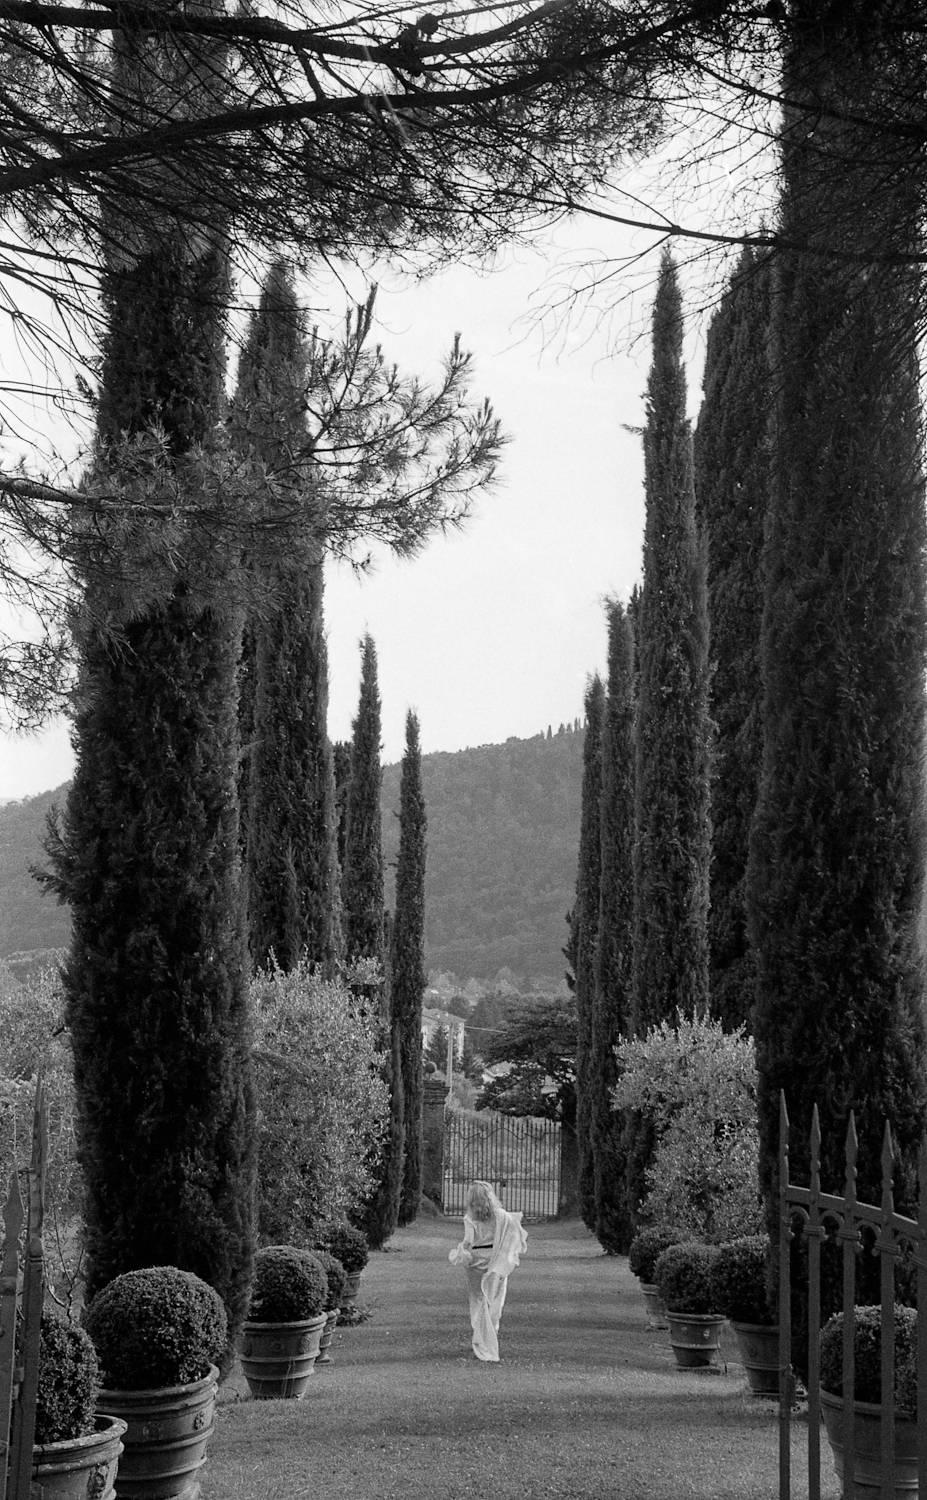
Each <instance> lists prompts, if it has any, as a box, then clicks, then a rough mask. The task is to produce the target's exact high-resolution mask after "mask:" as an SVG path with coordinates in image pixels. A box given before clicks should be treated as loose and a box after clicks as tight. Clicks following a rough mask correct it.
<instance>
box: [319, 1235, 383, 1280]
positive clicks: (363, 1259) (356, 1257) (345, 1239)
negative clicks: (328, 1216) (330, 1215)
mask: <svg viewBox="0 0 927 1500" xmlns="http://www.w3.org/2000/svg"><path fill="white" fill-rule="evenodd" d="M318 1242H319V1248H320V1249H322V1250H327V1251H328V1253H329V1254H330V1255H337V1257H338V1259H339V1260H340V1261H341V1264H342V1265H343V1266H344V1269H345V1270H346V1271H347V1273H348V1275H349V1276H351V1275H353V1273H354V1272H355V1271H362V1270H363V1269H364V1267H365V1265H366V1264H367V1261H368V1260H369V1259H370V1250H369V1248H368V1245H367V1236H366V1235H365V1234H364V1232H363V1230H362V1229H355V1228H354V1225H353V1224H342V1223H338V1224H327V1225H326V1226H325V1228H324V1229H323V1230H322V1232H321V1233H320V1234H319V1236H318Z"/></svg>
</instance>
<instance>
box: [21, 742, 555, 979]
mask: <svg viewBox="0 0 927 1500" xmlns="http://www.w3.org/2000/svg"><path fill="white" fill-rule="evenodd" d="M333 751H334V756H335V759H336V762H337V761H340V762H341V764H342V769H341V770H340V771H339V772H338V776H337V785H338V790H337V793H336V802H337V803H338V805H339V806H341V805H342V804H343V800H344V798H345V796H346V792H347V784H346V781H345V779H344V778H345V777H346V775H347V774H348V772H347V771H346V770H345V769H344V765H345V764H347V765H348V766H349V764H350V748H349V747H348V746H344V745H335V746H333ZM582 751H583V734H582V732H581V730H578V729H576V728H574V727H573V726H572V725H571V726H570V727H569V728H562V729H561V730H560V731H557V730H556V729H555V730H554V733H553V735H552V737H551V739H549V740H548V739H547V738H546V736H544V735H540V734H538V735H535V736H534V737H533V738H532V739H524V740H520V739H511V740H508V741H506V743H505V744H502V745H481V746H479V747H478V748H476V749H471V750H460V751H456V752H453V753H451V752H438V753H434V754H431V755H423V756H422V786H423V790H424V795H425V802H426V805H427V808H428V868H427V871H426V875H425V953H426V963H427V966H428V968H429V969H438V970H450V971H452V972H454V973H457V974H460V975H461V976H463V977H464V978H465V977H467V976H469V975H473V976H475V977H477V978H480V979H483V980H491V979H493V978H494V977H495V976H496V974H497V973H498V971H499V970H500V969H502V968H508V969H510V970H511V971H512V973H513V974H514V975H515V976H516V978H517V980H518V983H519V986H520V988H521V990H522V991H523V992H528V991H539V990H542V989H546V990H548V991H552V990H554V989H556V988H557V987H558V986H559V983H560V980H561V978H562V974H563V956H562V953H561V948H562V937H561V934H562V932H563V913H564V912H565V910H566V909H567V907H568V906H569V904H570V902H571V900H572V893H573V887H574V884H575V881H576V830H577V828H578V827H579V806H580V787H581V782H582ZM399 777H400V765H399V764H398V763H397V764H395V765H392V766H386V767H385V768H384V771H383V790H382V794H381V808H382V812H383V852H384V865H385V867H386V869H385V880H386V884H387V889H388V890H389V885H390V883H391V881H392V878H393V875H392V869H393V868H394V866H395V860H396V855H397V853H398V844H399V825H398V820H397V819H396V817H395V816H394V812H395V809H396V807H397V806H398V804H399ZM66 794H67V788H66V787H65V788H62V789H61V790H60V791H59V792H57V793H56V794H52V793H43V794H42V796H41V797H36V798H30V799H27V800H26V801H24V802H21V803H10V804H8V805H7V806H6V807H0V955H3V954H8V953H15V952H17V951H18V950H20V949H31V950H41V949H44V948H50V947H56V946H57V947H62V946H64V945H65V944H66V943H67V941H68V932H69V920H68V913H67V911H66V910H65V909H64V908H56V907H55V906H54V905H53V904H52V903H51V902H48V901H43V900H42V899H41V894H40V892H39V890H38V888H37V887H36V885H35V882H34V881H33V880H32V879H31V877H30V874H29V868H30V865H32V864H34V863H35V862H36V860H37V859H38V857H39V854H40V847H41V830H42V827H43V824H44V816H45V812H46V810H47V808H48V806H49V805H50V803H51V802H52V801H53V800H55V798H56V797H57V799H58V800H59V801H60V800H63V799H64V797H65V796H66ZM339 816H340V815H339ZM387 899H388V900H392V894H391V892H390V893H389V894H388V897H387Z"/></svg>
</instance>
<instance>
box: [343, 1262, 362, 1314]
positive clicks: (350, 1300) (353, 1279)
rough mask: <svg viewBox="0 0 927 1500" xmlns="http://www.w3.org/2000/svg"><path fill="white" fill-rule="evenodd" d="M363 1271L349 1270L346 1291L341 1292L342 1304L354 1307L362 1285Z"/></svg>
mask: <svg viewBox="0 0 927 1500" xmlns="http://www.w3.org/2000/svg"><path fill="white" fill-rule="evenodd" d="M362 1274H363V1273H362V1272H361V1271H349V1272H348V1274H347V1277H346V1278H345V1283H344V1291H343V1292H342V1293H341V1306H342V1307H353V1306H354V1303H355V1302H356V1300H357V1293H358V1289H359V1287H360V1279H361V1275H362Z"/></svg>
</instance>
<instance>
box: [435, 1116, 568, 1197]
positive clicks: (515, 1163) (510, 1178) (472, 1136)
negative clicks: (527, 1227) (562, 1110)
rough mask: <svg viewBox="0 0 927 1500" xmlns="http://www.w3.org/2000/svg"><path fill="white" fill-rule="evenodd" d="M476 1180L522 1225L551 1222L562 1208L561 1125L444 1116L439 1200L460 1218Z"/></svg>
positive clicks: (505, 1118) (510, 1118) (512, 1118)
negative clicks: (519, 1215) (517, 1214)
mask: <svg viewBox="0 0 927 1500" xmlns="http://www.w3.org/2000/svg"><path fill="white" fill-rule="evenodd" d="M476 1178H482V1180H483V1181H484V1182H491V1183H492V1185H493V1187H494V1188H495V1190H496V1192H497V1193H498V1195H499V1197H500V1199H501V1201H502V1203H503V1204H504V1205H505V1207H506V1208H509V1209H515V1210H517V1209H521V1210H522V1212H523V1213H524V1216H525V1218H526V1219H555V1218H556V1217H557V1212H558V1209H559V1204H560V1125H559V1124H558V1123H557V1121H556V1120H540V1119H531V1118H523V1117H521V1116H514V1115H497V1114H492V1113H491V1112H490V1111H488V1110H487V1111H486V1112H485V1113H479V1114H477V1113H475V1112H472V1111H457V1110H448V1112H447V1114H446V1115H445V1119H444V1170H443V1191H442V1198H443V1203H444V1212H445V1213H446V1214H462V1213H463V1209H464V1200H465V1198H466V1194H467V1188H468V1186H469V1184H470V1183H471V1182H473V1181H474V1180H475V1179H476Z"/></svg>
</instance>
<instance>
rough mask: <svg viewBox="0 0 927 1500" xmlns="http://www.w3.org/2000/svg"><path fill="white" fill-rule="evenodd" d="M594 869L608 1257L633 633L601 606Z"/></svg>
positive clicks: (621, 1198)
mask: <svg viewBox="0 0 927 1500" xmlns="http://www.w3.org/2000/svg"><path fill="white" fill-rule="evenodd" d="M599 828H600V850H601V865H600V877H599V931H598V946H597V949H596V976H595V978H596V983H595V1003H594V1005H593V1009H592V1027H591V1038H590V1044H591V1045H590V1053H591V1055H590V1066H589V1093H590V1102H591V1109H590V1128H591V1135H592V1162H593V1180H594V1187H595V1208H596V1218H595V1233H596V1237H597V1238H598V1241H599V1243H600V1244H601V1245H602V1247H603V1249H605V1250H607V1251H608V1252H609V1253H610V1254H620V1253H623V1252H625V1251H626V1250H627V1248H628V1245H629V1243H630V1239H631V1234H632V1228H633V1224H632V1219H631V1214H630V1212H629V1207H628V1201H627V1183H626V1161H625V1147H624V1139H623V1136H624V1121H623V1118H622V1115H621V1114H620V1113H619V1112H618V1111H617V1110H614V1109H612V1107H611V1090H612V1088H613V1086H614V1084H615V1082H616V1078H617V1069H616V1066H615V1056H614V1050H613V1049H614V1047H615V1045H616V1043H617V1042H618V1041H619V1039H620V1037H621V1036H622V1035H624V1034H625V1033H626V1032H627V1030H628V1024H629V1019H630V1013H631V996H632V984H633V978H634V632H633V630H632V627H631V619H630V615H629V614H628V611H627V610H626V609H625V608H624V606H623V605H622V604H621V603H620V602H619V601H618V600H615V601H614V602H612V603H611V604H609V607H608V678H607V695H606V700H605V719H604V723H603V726H602V800H601V807H600V810H599Z"/></svg>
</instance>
